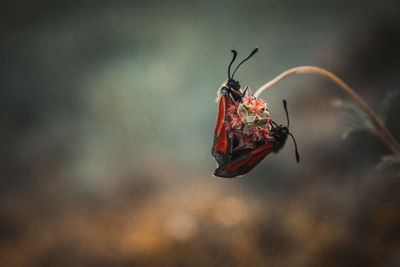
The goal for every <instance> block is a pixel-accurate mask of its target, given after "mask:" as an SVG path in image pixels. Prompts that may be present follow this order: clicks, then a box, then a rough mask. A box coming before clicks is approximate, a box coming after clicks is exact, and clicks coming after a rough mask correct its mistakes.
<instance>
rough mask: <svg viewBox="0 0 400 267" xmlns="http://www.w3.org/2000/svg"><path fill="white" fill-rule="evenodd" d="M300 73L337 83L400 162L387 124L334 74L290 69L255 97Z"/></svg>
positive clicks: (314, 69) (399, 150)
mask: <svg viewBox="0 0 400 267" xmlns="http://www.w3.org/2000/svg"><path fill="white" fill-rule="evenodd" d="M300 73H314V74H319V75H322V76H325V77H327V78H329V79H331V80H332V81H333V82H335V83H336V84H337V85H339V86H340V87H341V88H342V89H343V90H344V91H345V92H346V93H348V94H349V95H350V96H351V97H352V98H353V99H354V100H355V101H356V102H357V103H358V104H359V105H360V106H361V107H362V108H363V109H364V110H365V112H366V113H367V114H368V116H369V117H370V118H371V120H372V122H373V123H374V127H373V128H374V130H375V131H376V134H377V135H378V136H379V137H380V138H381V139H382V141H383V142H384V143H385V144H386V146H388V147H389V149H390V150H391V151H392V152H393V154H394V155H395V156H396V157H397V159H398V161H400V144H399V143H398V142H397V140H396V139H395V138H394V137H393V135H392V134H391V133H390V131H389V130H388V129H387V128H386V126H385V124H384V123H383V122H382V120H381V119H379V117H378V116H377V115H376V114H375V112H374V111H373V110H372V109H371V107H370V106H368V104H367V103H365V101H364V100H363V99H362V98H361V97H360V96H359V95H358V94H357V93H356V92H355V91H354V90H353V89H351V88H350V86H348V85H347V84H346V83H345V82H344V81H342V80H341V79H339V78H338V77H337V76H336V75H334V74H333V73H331V72H329V71H327V70H325V69H322V68H318V67H313V66H300V67H295V68H292V69H289V70H287V71H285V72H283V73H281V74H279V75H278V76H277V77H275V78H274V79H272V80H271V81H269V82H267V83H266V84H264V85H263V86H261V87H260V88H259V89H258V90H257V91H256V92H255V93H254V96H255V97H259V96H260V95H261V94H262V93H263V92H264V91H266V90H267V89H268V88H270V87H272V86H274V85H276V84H277V83H279V82H280V81H282V80H283V79H285V78H286V77H288V76H291V75H294V74H300Z"/></svg>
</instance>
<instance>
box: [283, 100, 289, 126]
mask: <svg viewBox="0 0 400 267" xmlns="http://www.w3.org/2000/svg"><path fill="white" fill-rule="evenodd" d="M282 102H283V108H284V109H285V112H286V120H287V126H286V128H289V112H288V111H287V103H286V100H285V99H283V101H282Z"/></svg>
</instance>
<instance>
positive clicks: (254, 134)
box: [211, 48, 300, 178]
mask: <svg viewBox="0 0 400 267" xmlns="http://www.w3.org/2000/svg"><path fill="white" fill-rule="evenodd" d="M257 51H258V48H255V49H254V50H253V51H252V52H251V53H250V55H249V56H248V57H247V58H245V59H244V60H243V61H241V62H240V63H239V64H238V65H237V67H236V68H235V70H234V71H233V73H232V75H231V66H232V64H233V62H234V61H235V59H236V56H237V52H236V51H235V50H232V53H233V58H232V60H231V62H230V64H229V67H228V81H226V82H225V83H223V84H222V86H221V87H220V88H219V90H218V98H217V100H218V115H217V123H216V126H215V131H214V144H213V146H212V150H211V154H212V155H213V157H214V158H215V160H216V161H217V169H216V170H215V171H214V175H215V176H218V177H224V178H234V177H237V176H242V175H245V174H247V173H248V172H250V171H251V170H252V169H253V168H254V167H255V166H256V165H257V164H258V163H259V162H260V161H261V160H262V159H263V158H265V157H266V156H267V155H268V154H270V153H271V152H275V153H278V152H279V151H280V150H281V149H282V148H283V146H284V145H285V142H286V139H287V137H288V135H290V136H291V137H292V139H293V141H294V144H295V154H296V160H297V162H299V159H300V157H299V154H298V152H297V144H296V141H295V139H294V137H293V135H292V134H291V133H290V132H289V115H288V112H287V104H286V101H285V100H283V106H284V109H285V112H286V117H287V123H288V124H287V126H283V125H278V124H277V123H275V122H274V121H273V120H272V119H271V118H270V116H269V112H268V108H267V106H266V104H265V102H264V101H263V100H262V99H259V98H256V97H254V96H253V95H252V93H251V91H250V90H249V89H248V88H247V87H246V89H245V90H242V89H241V87H240V84H239V82H238V81H236V80H234V79H233V77H234V75H235V72H236V71H237V69H238V68H239V67H240V65H241V64H243V63H244V62H245V61H247V60H248V59H249V58H251V57H252V56H253V55H254V54H255V53H257Z"/></svg>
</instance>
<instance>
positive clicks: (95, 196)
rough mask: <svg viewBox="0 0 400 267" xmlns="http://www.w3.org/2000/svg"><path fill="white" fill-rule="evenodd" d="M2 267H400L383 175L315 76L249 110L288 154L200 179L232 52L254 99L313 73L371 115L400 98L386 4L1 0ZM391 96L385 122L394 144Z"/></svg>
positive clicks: (394, 210)
mask: <svg viewBox="0 0 400 267" xmlns="http://www.w3.org/2000/svg"><path fill="white" fill-rule="evenodd" d="M0 10H1V11H0V14H1V16H0V17H1V20H2V23H1V24H0V25H1V26H0V34H1V37H2V38H1V42H0V75H1V79H0V82H1V97H0V104H1V105H0V109H1V112H0V116H1V122H2V123H1V131H0V133H1V138H2V141H3V142H2V146H1V147H2V152H3V153H2V155H1V157H2V158H1V162H2V168H1V185H0V192H1V194H0V265H1V266H399V265H400V230H399V229H400V228H399V227H400V194H399V190H400V187H399V186H400V180H399V178H398V177H396V175H398V173H399V172H400V170H399V167H398V166H392V167H389V168H387V169H385V170H383V171H378V170H376V168H375V167H374V166H375V165H376V164H377V163H378V162H379V160H380V157H381V156H383V155H387V154H389V150H388V149H387V148H385V147H384V145H383V144H382V143H381V141H380V140H379V139H378V138H377V137H376V136H374V135H372V134H370V133H368V132H358V133H355V134H353V135H351V136H350V137H348V138H347V139H344V140H343V139H341V135H342V133H343V132H344V131H345V130H346V129H347V128H348V127H350V126H351V125H352V120H351V119H350V118H349V117H348V116H346V113H345V112H343V111H340V110H338V109H336V108H335V107H333V106H332V105H330V103H331V102H332V101H333V100H335V99H338V98H340V99H343V101H346V102H347V101H348V102H350V101H351V100H350V99H349V98H348V97H347V96H346V95H344V94H343V93H342V92H341V91H340V90H338V89H337V88H336V86H335V85H333V84H331V83H330V82H329V81H326V80H325V79H323V78H320V77H316V76H308V77H307V76H304V75H303V76H299V77H293V78H290V79H288V80H287V81H284V82H282V83H281V84H279V85H278V86H277V87H276V88H273V89H271V91H270V92H268V93H267V94H265V95H264V97H265V99H266V101H267V102H268V105H269V107H270V109H271V115H272V116H273V117H274V118H276V120H277V121H279V122H282V123H284V121H285V117H284V113H283V109H282V107H281V99H282V98H286V99H287V100H288V104H289V111H290V116H291V131H292V132H293V134H294V135H295V136H296V138H297V142H298V144H299V150H300V154H301V162H300V164H296V163H295V160H294V155H293V146H292V144H291V143H290V142H288V143H287V144H286V146H285V148H284V149H283V151H282V152H280V153H279V154H278V155H272V156H269V157H268V158H267V159H265V160H264V161H263V162H261V163H260V165H259V166H257V168H256V169H255V170H254V171H253V172H252V173H250V174H249V175H248V176H246V177H243V178H240V179H232V180H231V179H219V178H215V177H212V176H211V175H210V174H211V173H212V172H213V170H214V169H213V168H214V167H215V163H214V161H213V159H212V157H211V155H210V147H211V142H212V133H213V125H214V123H215V116H216V114H215V113H216V104H215V103H214V102H213V101H214V99H215V96H216V90H217V88H218V86H219V85H220V84H221V83H222V82H223V80H224V79H226V78H225V76H226V67H227V64H228V62H229V59H230V53H229V50H230V49H236V50H238V51H239V53H240V54H239V56H240V57H244V55H246V54H247V53H248V52H249V51H250V50H251V49H252V48H253V47H254V46H256V45H257V46H258V47H259V48H260V53H259V54H257V56H256V57H255V58H254V59H252V60H251V61H250V62H248V63H246V65H245V66H243V67H242V69H240V71H238V75H237V78H238V79H239V81H240V82H241V84H242V86H244V85H246V84H248V85H249V86H250V87H251V88H253V89H256V88H257V87H258V86H261V85H262V84H263V83H264V82H266V81H268V80H269V79H271V78H273V77H274V76H275V75H277V74H278V73H280V72H281V71H283V70H285V69H287V68H290V67H294V66H298V65H317V66H320V67H324V68H326V69H329V70H331V71H332V72H334V73H335V74H337V75H338V76H339V77H341V78H342V79H343V80H345V81H346V82H348V83H349V84H350V85H351V86H352V87H353V88H354V89H355V90H356V91H357V92H358V93H359V94H360V95H361V96H362V97H363V98H365V100H366V101H367V102H368V103H369V104H370V105H371V106H372V107H373V108H374V109H375V110H377V111H378V112H379V111H380V106H379V104H380V101H381V100H382V98H383V97H384V96H385V95H386V93H387V92H389V91H392V90H395V89H398V88H399V84H400V78H399V77H400V76H399V73H400V52H399V47H400V41H399V38H398V36H399V35H400V16H399V15H400V14H399V13H400V12H399V10H400V8H399V4H398V2H397V1H367V2H364V4H363V6H361V7H360V5H359V4H358V3H357V2H356V1H354V2H344V1H327V2H324V1H302V2H301V3H300V2H292V3H289V2H287V3H282V2H278V1H259V2H258V1H251V2H240V1H226V2H220V3H214V2H212V1H209V2H207V1H198V2H197V1H194V2H192V3H180V2H178V1H176V2H173V1H171V2H164V3H156V2H151V1H150V2H144V1H143V2H140V1H138V2H118V3H117V2H114V3H113V4H110V3H108V2H106V1H79V2H78V1H77V2H59V3H55V2H51V1H39V2H30V1H19V2H18V3H14V2H11V1H6V2H4V3H3V4H2V8H1V9H0ZM398 103H399V98H398V97H397V98H395V99H394V100H393V101H392V105H391V108H390V110H389V117H388V121H387V125H388V127H389V129H390V130H391V131H392V132H393V134H394V136H395V137H396V138H397V139H398V140H399V139H400V123H399V121H398V118H397V114H399V112H400V106H399V105H398Z"/></svg>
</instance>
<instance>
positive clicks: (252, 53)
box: [231, 47, 258, 79]
mask: <svg viewBox="0 0 400 267" xmlns="http://www.w3.org/2000/svg"><path fill="white" fill-rule="evenodd" d="M257 51H258V47H256V48H254V50H253V51H251V53H250V55H249V56H248V57H246V58H245V59H243V60H242V62H240V63H239V65H237V67H236V69H235V70H234V71H233V73H232V77H231V78H232V79H233V76H234V75H235V72H236V71H237V69H238V68H239V67H240V65H242V64H243V63H244V62H246V61H247V60H248V59H249V58H251V57H252V56H253V55H254V54H255V53H257Z"/></svg>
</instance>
